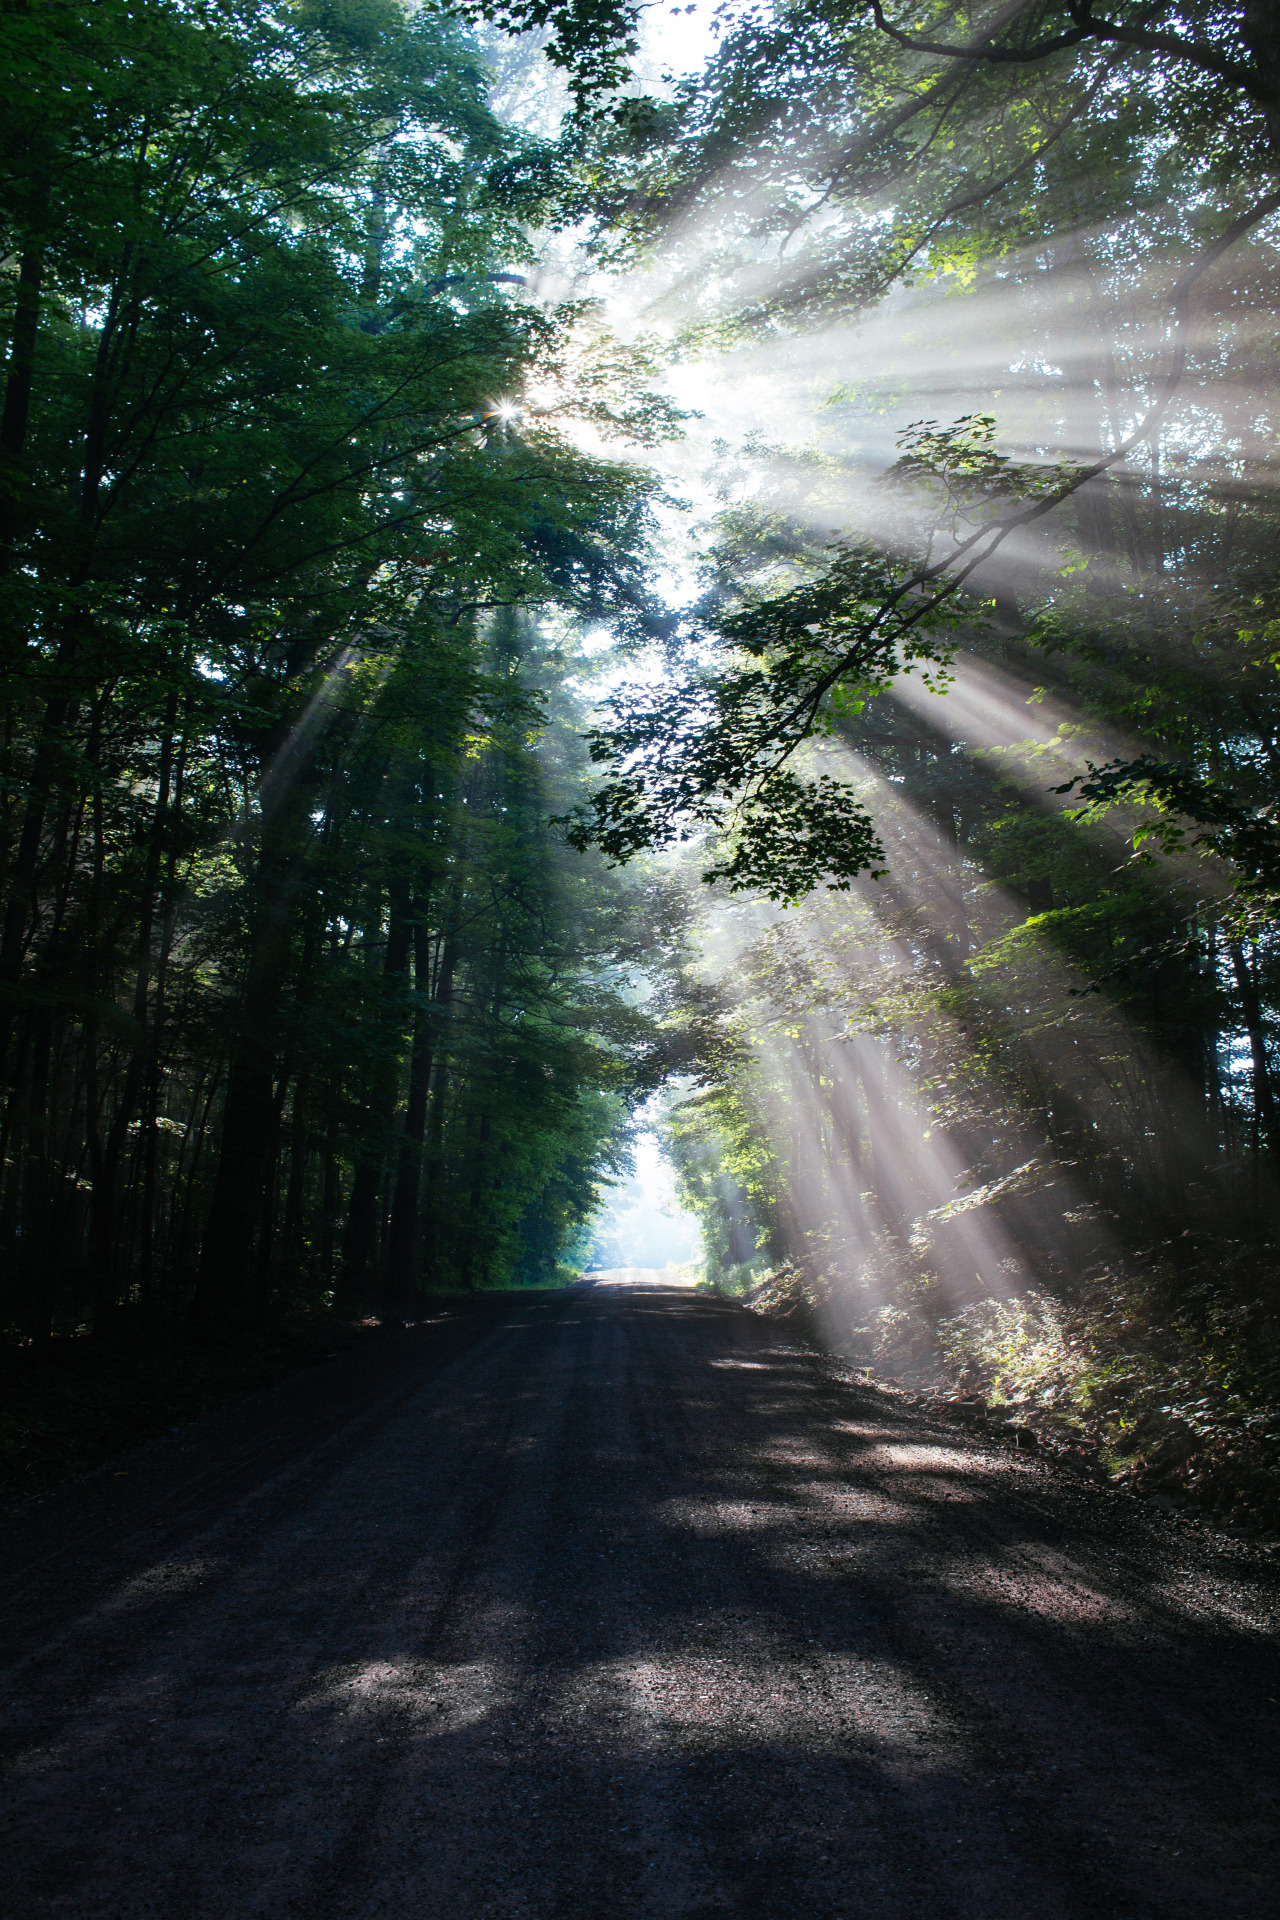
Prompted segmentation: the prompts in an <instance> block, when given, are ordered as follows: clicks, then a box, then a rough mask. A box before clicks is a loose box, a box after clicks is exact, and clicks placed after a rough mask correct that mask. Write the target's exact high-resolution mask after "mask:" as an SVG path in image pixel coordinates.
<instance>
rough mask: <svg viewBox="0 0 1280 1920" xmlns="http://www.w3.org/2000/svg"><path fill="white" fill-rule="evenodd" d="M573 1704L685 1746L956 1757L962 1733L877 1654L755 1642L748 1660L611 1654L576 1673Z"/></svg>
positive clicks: (654, 1742) (654, 1739) (630, 1730)
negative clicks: (791, 1652)
mask: <svg viewBox="0 0 1280 1920" xmlns="http://www.w3.org/2000/svg"><path fill="white" fill-rule="evenodd" d="M574 1698H575V1704H576V1705H577V1707H578V1709H579V1711H580V1712H582V1713H584V1714H585V1715H586V1716H587V1717H588V1718H591V1719H595V1720H600V1721H603V1722H604V1724H605V1725H606V1726H608V1725H612V1726H613V1727H614V1728H616V1729H617V1731H618V1733H619V1734H621V1735H623V1736H624V1737H625V1738H626V1739H628V1740H629V1741H631V1740H635V1739H637V1738H638V1739H640V1740H641V1741H642V1742H643V1743H644V1744H645V1745H651V1746H669V1745H672V1744H676V1745H680V1746H684V1747H716V1748H724V1747H725V1746H751V1747H762V1746H775V1747H776V1746H778V1745H780V1744H781V1745H784V1746H788V1747H793V1748H801V1749H804V1750H805V1751H807V1752H827V1753H838V1752H847V1751H849V1750H851V1749H852V1750H855V1751H858V1752H860V1753H862V1754H864V1755H865V1754H866V1753H867V1752H868V1751H870V1752H871V1753H873V1754H875V1755H876V1756H877V1757H878V1758H879V1759H880V1760H881V1761H888V1762H891V1763H892V1762H908V1763H909V1762H911V1761H913V1760H916V1759H917V1758H919V1757H921V1756H924V1757H926V1758H927V1763H928V1765H929V1767H930V1768H932V1769H936V1768H937V1766H938V1764H939V1762H940V1761H941V1762H943V1763H944V1764H945V1765H947V1766H951V1765H957V1766H958V1765H960V1764H961V1763H962V1760H963V1751H962V1748H963V1736H962V1734H961V1732H960V1730H959V1729H958V1728H957V1727H956V1726H955V1725H954V1724H953V1723H952V1722H951V1721H950V1720H949V1719H948V1717H947V1716H946V1715H945V1714H944V1713H943V1712H942V1710H941V1709H940V1708H939V1707H938V1705H937V1704H936V1702H934V1701H933V1700H931V1699H930V1698H929V1696H928V1694H927V1693H926V1692H925V1690H924V1689H923V1688H922V1687H920V1686H918V1685H916V1684H915V1683H914V1682H912V1681H911V1680H910V1679H908V1678H907V1677H905V1676H904V1675H903V1674H902V1673H900V1672H898V1671H897V1670H896V1669H895V1668H893V1667H892V1666H890V1665H889V1664H888V1663H887V1662H885V1661H869V1660H858V1659H855V1658H853V1657H851V1656H849V1655H847V1654H829V1653H825V1652H822V1651H819V1650H815V1652H814V1653H813V1654H812V1655H811V1656H810V1657H809V1658H808V1659H807V1660H806V1661H804V1662H803V1663H802V1664H798V1663H796V1662H795V1661H794V1659H792V1660H789V1661H787V1662H785V1663H784V1662H783V1661H782V1660H781V1659H775V1658H771V1657H770V1656H769V1654H768V1652H767V1651H766V1650H764V1649H762V1650H761V1652H760V1654H759V1655H758V1657H757V1660H756V1661H755V1662H753V1663H752V1664H751V1665H744V1664H741V1663H739V1662H734V1661H730V1660H722V1659H715V1658H706V1657H703V1656H699V1655H684V1656H676V1657H674V1658H669V1659H661V1660H660V1659H648V1660H619V1661H611V1662H609V1663H607V1664H602V1665H600V1666H598V1667H595V1668H593V1669H590V1670H588V1672H586V1673H585V1674H583V1675H582V1676H581V1678H580V1680H579V1682H578V1683H577V1685H576V1687H575V1688H574Z"/></svg>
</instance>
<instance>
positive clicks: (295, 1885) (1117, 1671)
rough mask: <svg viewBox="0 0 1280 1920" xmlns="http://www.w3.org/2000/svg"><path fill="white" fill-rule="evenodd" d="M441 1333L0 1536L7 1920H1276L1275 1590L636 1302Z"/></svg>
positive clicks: (682, 1314)
mask: <svg viewBox="0 0 1280 1920" xmlns="http://www.w3.org/2000/svg"><path fill="white" fill-rule="evenodd" d="M431 1313H432V1317H431V1318H430V1319H428V1320H427V1321H426V1322H424V1323H423V1324H421V1325H419V1326H417V1327H415V1328H412V1329H410V1330H408V1331H407V1332H405V1333H403V1334H400V1335H397V1336H389V1337H387V1338H386V1339H372V1340H371V1341H370V1342H369V1343H368V1345H367V1346H365V1347H363V1348H361V1349H359V1350H358V1351H356V1352H354V1353H347V1354H344V1355H341V1356H338V1357H335V1358H334V1359H332V1360H330V1361H327V1362H325V1363H324V1364H323V1365H321V1366H320V1367H317V1368H314V1369H312V1370H311V1371H310V1372H308V1373H306V1374H303V1375H300V1376H297V1377H295V1378H294V1379H292V1380H290V1381H288V1382H287V1383H285V1384H284V1385H283V1386H281V1387H277V1388H275V1389H273V1390H271V1391H270V1392H267V1393H263V1394H259V1395H258V1396H256V1397H255V1398H254V1399H252V1400H250V1401H247V1402H242V1403H241V1404H240V1405H238V1406H237V1407H234V1408H231V1409H228V1410H225V1411H224V1412H222V1413H220V1414H218V1415H216V1416H214V1417H212V1418H210V1419H208V1420H205V1421H202V1422H200V1423H199V1424H198V1425H196V1426H194V1427H191V1428H187V1429H184V1430H183V1432H182V1433H181V1434H180V1435H178V1436H176V1437H174V1438H173V1439H171V1440H170V1441H168V1442H164V1443H160V1444H157V1445H155V1446H152V1447H149V1448H146V1449H144V1450H142V1451H141V1452H139V1453H136V1454H134V1455H131V1456H130V1457H129V1458H128V1459H127V1460H126V1461H124V1462H120V1461H117V1462H115V1463H113V1466H112V1467H108V1468H107V1469H105V1470H103V1471H102V1472H101V1473H99V1474H96V1475H94V1476H93V1477H91V1478H89V1479H86V1480H82V1481H80V1482H78V1483H77V1484H75V1485H73V1486H70V1487H67V1488H65V1489H64V1490H63V1491H62V1492H61V1493H59V1494H58V1495H56V1496H54V1497H51V1498H49V1499H46V1500H44V1501H42V1502H40V1503H38V1504H36V1505H34V1506H31V1507H29V1508H27V1509H26V1510H24V1511H21V1512H19V1513H18V1515H17V1517H16V1518H13V1519H11V1520H10V1522H9V1523H8V1526H7V1528H6V1532H7V1547H6V1553H5V1560H6V1585H5V1590H4V1598H3V1615H2V1619H3V1630H4V1658H3V1670H4V1682H3V1685H4V1710H3V1726H4V1733H3V1741H4V1749H3V1751H4V1762H5V1776H4V1777H5V1807H4V1833H5V1841H4V1859H5V1863H6V1864H5V1869H4V1873H3V1876H2V1877H0V1914H3V1915H4V1917H5V1920H35V1917H36V1916H53V1915H57V1916H60V1917H65V1920H241V1916H244V1917H245V1920H247V1917H248V1916H251V1915H252V1916H263V1917H264V1920H296V1917H297V1916H307V1917H308V1920H309V1917H311V1916H314V1917H315V1920H338V1917H339V1916H341V1917H344V1920H345V1916H349V1915H350V1916H355V1915H361V1916H366V1915H383V1916H394V1917H395V1920H481V1917H482V1916H483V1917H484V1920H489V1917H490V1916H492V1917H493V1920H631V1917H632V1916H635V1917H636V1920H639V1917H640V1916H645V1917H646V1920H647V1917H648V1916H652V1917H653V1920H668V1917H670V1920H675V1917H676V1916H679V1920H695V1916H696V1920H713V1917H715V1920H720V1916H726V1915H742V1916H750V1917H751V1920H904V1917H905V1916H915V1915H919V1916H922V1920H923V1917H924V1916H927V1917H928V1920H978V1917H979V1916H981V1920H1050V1917H1051V1916H1052V1920H1075V1917H1076V1916H1085V1915H1089V1916H1094V1915H1098V1916H1105V1917H1106V1920H1175V1916H1176V1917H1177V1920H1181V1917H1182V1916H1186V1920H1227V1917H1228V1916H1251V1917H1252V1916H1257V1920H1263V1917H1264V1916H1265V1920H1274V1916H1275V1914H1276V1913H1277V1911H1280V1895H1278V1893H1277V1880H1276V1873H1275V1867H1276V1853H1275V1841H1276V1822H1277V1802H1276V1789H1277V1757H1278V1755H1280V1739H1278V1738H1277V1736H1278V1734H1280V1709H1278V1708H1277V1705H1276V1700H1277V1694H1278V1691H1280V1689H1278V1687H1277V1682H1278V1680H1280V1670H1278V1665H1277V1659H1276V1648H1277V1635H1276V1628H1277V1595H1278V1589H1280V1567H1276V1566H1274V1565H1272V1564H1271V1562H1270V1561H1269V1560H1268V1559H1267V1557H1266V1556H1265V1554H1264V1553H1263V1552H1262V1551H1261V1550H1260V1549H1257V1548H1253V1547H1249V1546H1247V1545H1246V1544H1244V1543H1239V1542H1234V1541H1228V1540H1224V1539H1222V1538H1220V1537H1215V1536H1210V1535H1208V1534H1206V1533H1205V1532H1204V1531H1203V1530H1201V1529H1199V1528H1196V1527H1193V1526H1192V1525H1191V1524H1190V1523H1187V1522H1184V1521H1181V1520H1175V1519H1174V1518H1172V1517H1170V1516H1165V1515H1161V1514H1156V1513H1154V1512H1152V1511H1150V1510H1149V1509H1146V1508H1144V1507H1142V1506H1141V1505H1140V1503H1139V1502H1137V1501H1136V1500H1134V1499H1132V1498H1131V1497H1128V1496H1125V1495H1123V1494H1119V1493H1115V1492H1112V1491H1110V1490H1108V1489H1106V1488H1102V1487H1097V1486H1094V1485H1092V1484H1091V1483H1089V1482H1087V1481H1085V1480H1083V1479H1081V1478H1079V1477H1078V1476H1073V1475H1072V1474H1070V1473H1069V1472H1068V1471H1066V1470H1065V1469H1064V1468H1063V1467H1060V1466H1054V1465H1052V1464H1049V1463H1047V1462H1044V1461H1041V1460H1039V1459H1037V1458H1035V1457H1032V1456H1028V1455H1025V1454H1019V1453H1018V1452H1017V1451H1016V1450H1015V1449H1014V1448H1012V1447H1011V1446H1009V1445H1007V1444H1006V1443H1003V1442H1000V1441H993V1440H989V1439H983V1438H981V1437H979V1436H975V1435H973V1434H971V1433H964V1432H957V1431H956V1430H954V1429H952V1428H948V1427H947V1426H945V1425H944V1424H942V1423H940V1422H937V1421H933V1422H931V1421H930V1420H929V1419H928V1418H925V1417H923V1416H921V1415H919V1414H917V1413H915V1412H913V1411H911V1410H908V1409H905V1408H904V1407H903V1406H902V1405H901V1403H895V1402H894V1401H893V1400H892V1398H891V1397H890V1396H888V1395H885V1394H880V1393H877V1392H876V1391H874V1390H873V1389H871V1388H868V1387H866V1386H865V1385H863V1384H861V1383H860V1382H859V1381H858V1380H856V1379H855V1378H854V1377H853V1375H852V1374H851V1372H850V1370H849V1369H848V1368H847V1367H846V1366H845V1365H844V1364H843V1363H842V1362H840V1361H838V1360H835V1359H833V1358H832V1357H831V1356H830V1355H824V1354H822V1353H819V1352H816V1351H815V1350H813V1349H812V1348H810V1347H808V1346H807V1345H805V1344H804V1343H803V1342H800V1341H798V1340H796V1339H795V1338H794V1337H792V1336H790V1335H789V1334H787V1333H786V1332H785V1331H784V1330H782V1329H781V1328H780V1327H779V1326H778V1325H777V1324H771V1323H770V1322H768V1321H767V1320H763V1319H761V1318H759V1317H758V1316H755V1315H752V1314H751V1313H749V1312H747V1311H745V1310H744V1309H742V1308H739V1307H737V1306H734V1305H732V1304H730V1303H728V1302H725V1301H722V1300H718V1299H716V1298H713V1297H711V1296H709V1295H707V1294H705V1293H702V1292H699V1291H697V1290H695V1289H693V1288H690V1287H688V1286H681V1285H679V1284H675V1283H673V1282H672V1281H670V1280H668V1279H666V1278H664V1277H663V1276H662V1275H659V1274H652V1275H644V1274H640V1275H637V1276H633V1277H632V1278H631V1279H630V1280H620V1281H613V1282H608V1281H600V1282H592V1281H588V1282H586V1283H584V1284H582V1285H579V1286H577V1287H573V1288H569V1289H566V1290H564V1291H562V1292H557V1293H526V1294H510V1293H508V1294H503V1295H490V1296H484V1297H480V1298H477V1299H476V1300H475V1301H474V1302H453V1303H449V1304H447V1305H441V1306H440V1307H439V1308H438V1309H432V1310H431ZM124 1469H127V1470H124Z"/></svg>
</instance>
